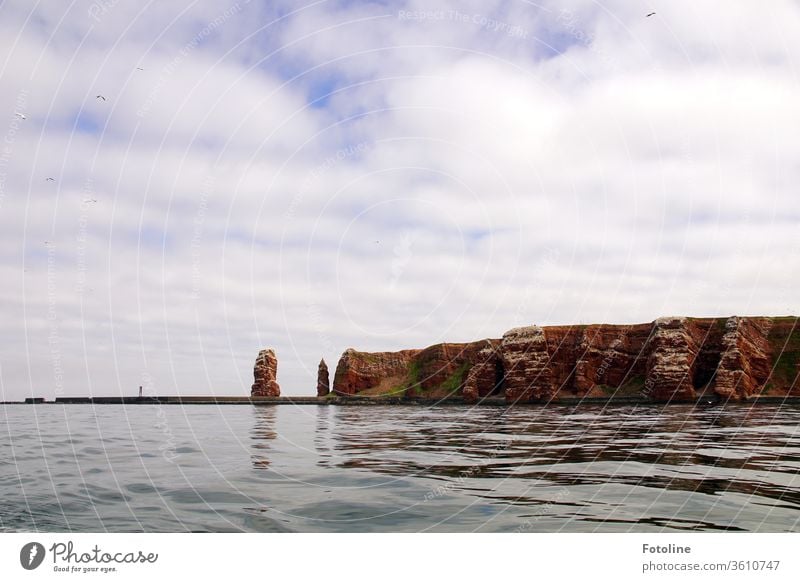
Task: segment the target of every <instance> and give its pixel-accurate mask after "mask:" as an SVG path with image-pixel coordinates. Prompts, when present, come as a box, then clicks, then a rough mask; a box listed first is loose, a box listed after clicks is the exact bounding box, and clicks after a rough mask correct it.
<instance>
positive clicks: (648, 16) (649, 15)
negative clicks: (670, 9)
mask: <svg viewBox="0 0 800 582" xmlns="http://www.w3.org/2000/svg"><path fill="white" fill-rule="evenodd" d="M655 15H656V13H655V12H651V13H650V14H648V15H647V16H645V18H650V17H651V16H655Z"/></svg>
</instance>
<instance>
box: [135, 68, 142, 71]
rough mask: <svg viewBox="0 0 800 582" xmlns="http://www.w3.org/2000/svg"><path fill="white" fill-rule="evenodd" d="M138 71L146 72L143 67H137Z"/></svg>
mask: <svg viewBox="0 0 800 582" xmlns="http://www.w3.org/2000/svg"><path fill="white" fill-rule="evenodd" d="M136 70H137V71H144V69H143V68H142V67H136Z"/></svg>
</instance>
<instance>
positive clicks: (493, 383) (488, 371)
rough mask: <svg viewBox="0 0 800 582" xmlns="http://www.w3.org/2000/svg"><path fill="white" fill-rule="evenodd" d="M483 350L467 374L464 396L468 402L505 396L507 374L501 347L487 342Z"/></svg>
mask: <svg viewBox="0 0 800 582" xmlns="http://www.w3.org/2000/svg"><path fill="white" fill-rule="evenodd" d="M487 343H488V344H489V345H487V346H486V347H484V348H482V349H481V350H480V351H479V352H478V354H477V359H476V362H475V363H474V365H473V366H472V367H471V368H470V369H469V372H467V377H466V380H465V381H464V388H463V390H462V395H463V397H464V399H465V400H466V401H467V402H476V401H478V400H480V399H482V398H487V397H490V396H495V395H498V394H503V393H504V391H505V373H504V369H503V361H502V360H501V358H500V349H499V347H500V346H499V345H497V343H495V342H491V341H489V342H487Z"/></svg>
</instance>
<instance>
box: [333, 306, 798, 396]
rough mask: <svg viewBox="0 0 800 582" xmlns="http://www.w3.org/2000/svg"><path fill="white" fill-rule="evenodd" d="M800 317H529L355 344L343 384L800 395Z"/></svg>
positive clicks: (341, 391) (399, 389)
mask: <svg viewBox="0 0 800 582" xmlns="http://www.w3.org/2000/svg"><path fill="white" fill-rule="evenodd" d="M797 324H798V321H797V318H795V317H776V318H768V317H729V318H690V317H664V318H660V319H657V320H656V321H654V322H652V323H643V324H635V325H605V324H604V325H579V326H543V327H540V326H527V327H520V328H515V329H512V330H509V331H508V332H506V333H505V334H504V335H503V337H502V338H499V339H485V340H480V341H476V342H471V343H444V344H436V345H433V346H430V347H427V348H424V349H416V350H403V351H400V352H376V353H370V352H360V351H357V350H354V349H348V350H347V351H345V352H344V354H343V355H342V357H341V359H340V360H339V363H338V365H337V367H336V374H335V377H334V381H333V392H334V393H335V394H337V395H340V396H373V397H385V396H393V397H398V396H399V397H405V398H426V399H427V398H434V399H436V398H439V399H447V398H452V397H459V398H464V399H466V400H468V401H478V400H482V399H487V398H490V399H496V398H504V399H505V400H506V401H507V402H510V403H514V402H546V401H550V400H554V399H559V398H576V397H578V398H583V397H603V398H626V399H630V398H631V397H638V398H642V399H648V400H652V401H657V402H683V401H691V400H694V399H697V398H700V397H703V398H717V399H720V398H724V399H735V400H738V399H747V398H752V397H756V396H760V395H769V396H798V395H800V386H798V371H799V369H798V362H800V332H798V326H797Z"/></svg>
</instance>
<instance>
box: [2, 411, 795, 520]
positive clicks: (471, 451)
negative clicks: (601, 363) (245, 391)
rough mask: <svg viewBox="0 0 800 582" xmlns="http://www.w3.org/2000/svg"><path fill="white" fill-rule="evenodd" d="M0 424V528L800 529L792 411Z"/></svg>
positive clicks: (293, 414) (23, 419)
mask: <svg viewBox="0 0 800 582" xmlns="http://www.w3.org/2000/svg"><path fill="white" fill-rule="evenodd" d="M67 413H68V414H67ZM0 422H2V423H4V424H7V425H8V427H9V429H10V430H7V431H0V435H2V436H0V466H2V467H3V468H4V470H3V471H2V472H0V531H2V530H6V531H16V530H36V529H38V530H47V531H104V530H108V531H141V530H144V531H509V532H526V531H549V532H559V531H725V530H728V531H797V530H798V529H800V527H799V526H800V521H798V519H799V518H800V512H799V511H798V510H799V509H800V477H798V472H800V434H799V432H798V424H799V423H800V409H797V408H794V407H789V406H780V407H779V406H755V407H749V406H744V405H742V406H729V407H715V408H698V409H693V408H691V407H688V406H668V407H657V406H639V407H613V408H608V409H604V408H602V407H599V406H591V405H587V406H579V407H574V408H570V407H549V408H541V407H533V406H531V407H516V408H501V407H497V408H495V407H485V408H468V407H457V406H441V407H433V408H424V407H412V406H403V407H397V406H395V407H391V406H350V407H333V406H297V407H294V406H275V407H271V406H264V407H255V408H251V407H244V406H241V407H240V406H228V407H225V406H222V407H219V408H216V407H209V406H182V407H181V406H165V407H161V408H158V407H149V406H134V407H127V408H126V407H122V406H119V407H118V406H101V407H96V408H94V409H92V408H91V407H82V406H72V407H57V406H52V405H47V406H17V407H11V406H8V407H0ZM134 435H135V436H134ZM167 440H168V441H169V447H168V450H169V451H170V452H171V453H172V452H174V457H173V456H172V455H166V454H165V450H167V448H166V447H165V442H166V441H167Z"/></svg>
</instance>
